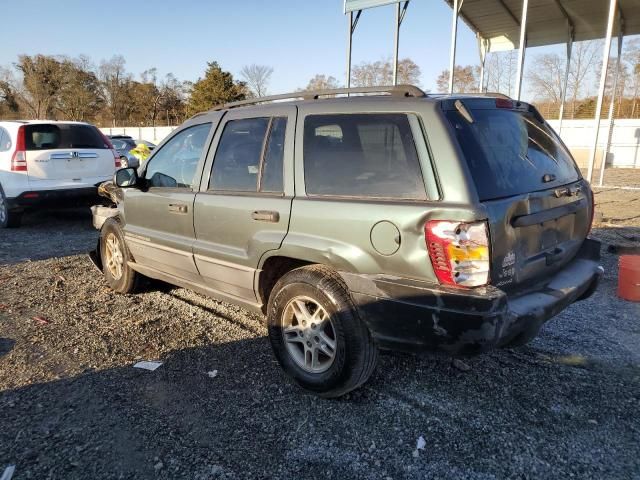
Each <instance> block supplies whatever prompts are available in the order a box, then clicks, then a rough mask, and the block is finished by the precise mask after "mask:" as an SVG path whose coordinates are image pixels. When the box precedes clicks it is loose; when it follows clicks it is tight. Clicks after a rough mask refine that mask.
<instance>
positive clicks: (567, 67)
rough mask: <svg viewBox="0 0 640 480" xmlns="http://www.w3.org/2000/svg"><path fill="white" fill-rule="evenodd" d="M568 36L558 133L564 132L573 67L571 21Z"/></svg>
mask: <svg viewBox="0 0 640 480" xmlns="http://www.w3.org/2000/svg"><path fill="white" fill-rule="evenodd" d="M567 23H568V25H567V27H568V33H569V35H568V37H567V64H566V65H565V68H564V82H563V83H562V97H561V99H560V114H559V115H558V135H560V133H561V132H562V118H563V117H564V104H565V102H566V101H567V86H568V85H569V71H570V69H571V52H572V50H573V39H574V29H573V25H571V23H570V22H567Z"/></svg>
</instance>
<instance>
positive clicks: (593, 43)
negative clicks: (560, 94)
mask: <svg viewBox="0 0 640 480" xmlns="http://www.w3.org/2000/svg"><path fill="white" fill-rule="evenodd" d="M601 52H602V42H601V41H600V40H589V41H585V42H577V43H575V44H574V46H573V53H572V55H571V64H570V66H569V82H568V85H567V95H570V96H571V118H574V117H575V114H576V102H577V100H578V99H579V98H581V95H584V96H588V95H589V93H590V87H591V86H593V85H594V82H593V81H591V80H592V79H591V78H590V77H592V76H593V75H594V73H595V74H597V66H598V65H599V63H600V60H601V57H600V54H601Z"/></svg>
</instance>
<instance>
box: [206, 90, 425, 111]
mask: <svg viewBox="0 0 640 480" xmlns="http://www.w3.org/2000/svg"><path fill="white" fill-rule="evenodd" d="M355 93H387V94H389V95H391V96H392V97H426V96H427V94H426V93H424V92H423V91H422V90H421V89H419V88H418V87H416V86H415V85H395V86H384V87H355V88H334V89H332V90H318V91H300V92H293V93H284V94H282V95H271V96H268V97H258V98H251V99H249V100H240V101H239V102H231V103H225V104H223V105H216V106H215V107H213V108H212V109H211V110H209V111H210V112H214V111H216V110H224V109H227V108H236V107H243V106H246V105H256V104H259V103H267V102H275V101H278V100H295V99H299V98H300V99H303V100H318V99H319V98H320V97H329V96H334V95H351V94H355Z"/></svg>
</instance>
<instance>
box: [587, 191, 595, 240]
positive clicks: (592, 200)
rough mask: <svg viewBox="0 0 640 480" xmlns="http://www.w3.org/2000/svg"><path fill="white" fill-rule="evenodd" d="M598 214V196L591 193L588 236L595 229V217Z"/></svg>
mask: <svg viewBox="0 0 640 480" xmlns="http://www.w3.org/2000/svg"><path fill="white" fill-rule="evenodd" d="M595 214H596V196H595V195H594V194H593V192H591V218H590V219H589V230H588V231H587V235H589V234H590V233H591V229H592V228H593V217H594V216H595Z"/></svg>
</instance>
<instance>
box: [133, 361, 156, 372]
mask: <svg viewBox="0 0 640 480" xmlns="http://www.w3.org/2000/svg"><path fill="white" fill-rule="evenodd" d="M160 365H162V362H154V361H146V360H145V361H142V362H138V363H136V364H135V365H134V366H133V368H142V369H144V370H151V371H152V372H153V371H154V370H155V369H156V368H158V367H159V366H160Z"/></svg>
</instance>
